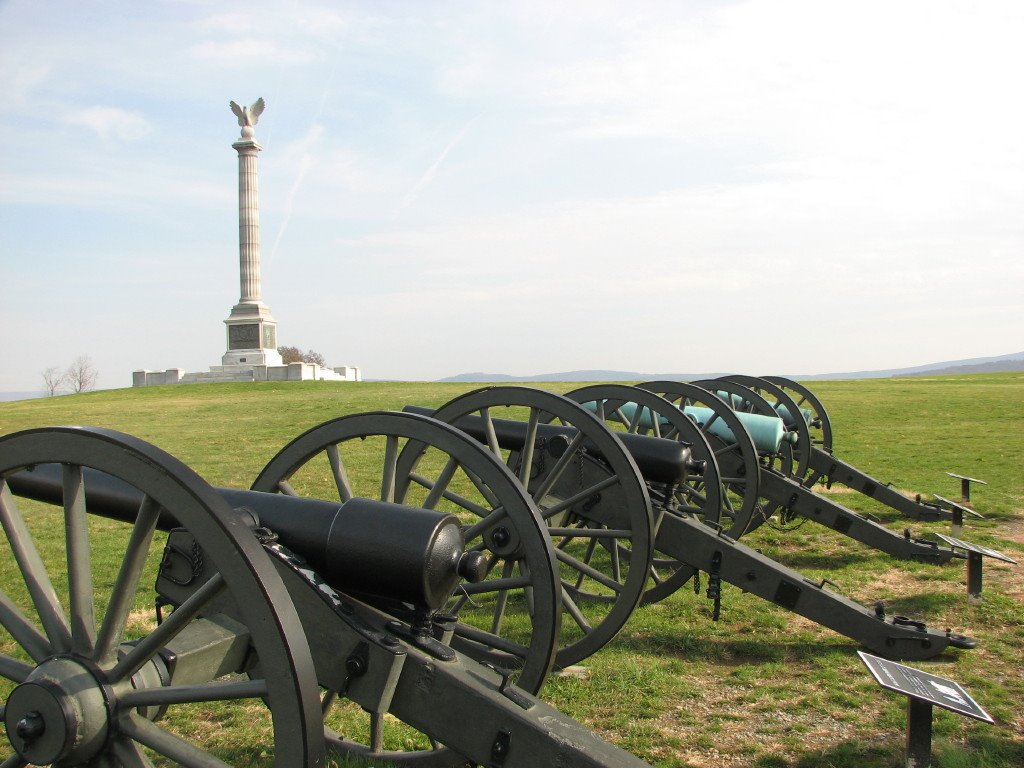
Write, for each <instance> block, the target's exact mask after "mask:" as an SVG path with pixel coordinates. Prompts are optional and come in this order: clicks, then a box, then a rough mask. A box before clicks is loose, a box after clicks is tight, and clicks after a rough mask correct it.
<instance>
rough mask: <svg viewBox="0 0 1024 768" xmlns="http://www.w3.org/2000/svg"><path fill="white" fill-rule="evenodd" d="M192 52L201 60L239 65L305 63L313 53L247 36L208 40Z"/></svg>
mask: <svg viewBox="0 0 1024 768" xmlns="http://www.w3.org/2000/svg"><path fill="white" fill-rule="evenodd" d="M190 54H191V55H192V56H193V57H194V58H196V59H200V60H204V61H215V62H221V63H229V64H233V65H237V66H243V65H250V64H254V63H259V64H305V63H307V62H310V61H312V60H313V58H314V57H313V54H312V53H310V52H309V51H307V50H299V49H296V48H290V47H287V46H284V45H280V44H278V43H277V42H275V41H273V40H270V39H265V38H262V39H261V38H246V39H243V40H231V41H226V42H220V41H218V42H214V41H210V40H208V41H206V42H203V43H199V44H197V45H194V46H192V48H191V49H190Z"/></svg>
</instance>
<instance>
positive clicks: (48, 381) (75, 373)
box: [42, 355, 100, 397]
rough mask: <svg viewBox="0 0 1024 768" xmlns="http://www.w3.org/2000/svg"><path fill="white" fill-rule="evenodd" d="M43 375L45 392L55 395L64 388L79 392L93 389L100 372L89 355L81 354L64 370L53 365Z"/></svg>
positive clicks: (50, 395)
mask: <svg viewBox="0 0 1024 768" xmlns="http://www.w3.org/2000/svg"><path fill="white" fill-rule="evenodd" d="M42 377H43V394H45V395H46V396H47V397H53V396H54V395H59V394H60V393H61V392H63V391H64V390H67V391H68V392H74V393H78V392H86V391H88V390H90V389H93V388H94V387H95V386H96V381H97V380H98V379H99V377H100V373H99V371H97V370H96V368H95V367H94V366H93V364H92V360H90V359H89V356H88V355H79V356H78V357H76V358H75V359H74V360H73V361H72V363H71V365H69V366H68V367H67V368H65V369H64V370H61V369H60V368H58V367H57V366H55V365H51V366H50V367H49V368H47V369H46V370H45V371H43V372H42Z"/></svg>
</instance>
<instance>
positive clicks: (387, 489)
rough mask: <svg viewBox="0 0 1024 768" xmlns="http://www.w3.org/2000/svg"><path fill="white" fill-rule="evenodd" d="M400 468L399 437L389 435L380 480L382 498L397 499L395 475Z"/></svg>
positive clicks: (382, 499)
mask: <svg viewBox="0 0 1024 768" xmlns="http://www.w3.org/2000/svg"><path fill="white" fill-rule="evenodd" d="M397 470H398V437H397V436H396V435H388V436H387V440H386V442H385V444H384V474H383V477H382V478H381V482H380V500H381V501H391V502H393V501H394V500H395V476H396V473H397Z"/></svg>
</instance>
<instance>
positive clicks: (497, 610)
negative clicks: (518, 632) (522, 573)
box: [491, 560, 514, 635]
mask: <svg viewBox="0 0 1024 768" xmlns="http://www.w3.org/2000/svg"><path fill="white" fill-rule="evenodd" d="M513 565H514V563H513V562H512V561H511V560H506V561H505V565H504V566H503V567H502V569H501V578H502V579H506V580H507V579H509V578H510V577H511V576H512V567H513ZM507 604H508V590H507V589H501V590H499V591H498V599H497V600H496V601H495V605H494V618H493V619H492V620H491V632H492V633H493V634H495V635H496V634H498V633H499V632H501V622H502V621H503V620H504V618H505V606H506V605H507Z"/></svg>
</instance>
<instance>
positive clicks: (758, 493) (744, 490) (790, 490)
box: [639, 379, 965, 565]
mask: <svg viewBox="0 0 1024 768" xmlns="http://www.w3.org/2000/svg"><path fill="white" fill-rule="evenodd" d="M639 386H640V387H641V388H643V389H647V390H650V391H652V392H655V393H657V394H659V395H661V396H662V397H665V398H666V399H668V400H670V401H671V402H673V403H674V404H675V405H676V406H677V407H678V408H682V409H683V410H684V411H685V410H686V409H688V408H692V407H693V405H694V403H700V406H701V412H700V413H699V414H697V416H699V417H700V418H705V417H704V413H705V412H706V413H707V414H709V415H708V416H707V417H706V418H707V419H708V421H709V423H710V424H715V423H723V421H724V419H725V418H726V412H727V411H732V412H733V413H734V414H735V416H736V418H737V419H738V420H739V421H740V422H741V423H742V424H743V425H744V426H748V425H753V426H754V427H755V428H757V436H758V438H759V439H758V440H755V439H753V438H751V439H750V440H746V439H739V438H736V437H735V435H737V434H740V431H739V430H738V429H735V428H734V427H732V426H729V427H728V428H726V429H709V430H707V435H708V439H709V440H710V441H711V442H712V443H713V444H714V445H717V446H719V449H721V448H722V447H724V446H725V445H730V446H732V448H733V450H732V451H731V452H729V453H728V454H727V458H725V459H724V460H721V461H720V463H722V464H723V471H724V472H725V474H726V475H727V476H730V477H735V476H737V475H739V474H740V473H742V475H743V478H744V479H743V482H742V483H739V484H731V485H732V489H733V492H734V493H736V494H743V496H744V499H748V498H749V497H753V498H750V499H749V505H750V507H751V510H752V511H751V512H750V513H749V514H748V515H746V516H745V517H744V525H745V528H744V530H743V533H748V532H750V531H753V530H754V529H756V528H757V527H758V526H760V525H762V524H764V523H765V522H766V521H768V520H771V519H772V518H773V517H777V518H780V519H782V520H786V519H790V518H792V517H794V516H800V517H802V518H804V519H807V520H810V521H813V522H815V523H818V524H820V525H824V526H825V527H828V528H830V529H831V530H834V531H837V532H838V533H841V534H843V535H844V536H847V537H849V538H852V539H854V540H856V541H859V542H861V543H862V544H866V545H867V546H869V547H872V548H873V549H877V550H879V551H881V552H885V553H887V554H890V555H893V556H894V557H898V558H902V559H909V560H916V561H919V562H924V563H932V564H936V565H940V564H943V563H946V562H949V561H950V560H953V559H963V558H964V557H965V555H964V554H963V553H962V552H960V551H959V550H958V549H955V548H953V547H950V546H945V545H940V544H939V543H938V542H935V541H932V540H930V539H923V538H917V537H914V536H912V535H911V534H910V532H909V531H908V530H905V531H903V532H902V533H898V532H896V531H892V530H890V529H889V528H886V527H885V526H884V525H882V524H881V523H880V522H879V520H878V519H877V518H873V517H871V516H868V515H864V514H861V513H858V512H855V511H853V510H851V509H848V508H847V507H844V506H843V505H842V504H839V503H838V502H836V501H833V500H832V499H829V498H827V497H824V496H821V495H820V494H817V493H814V491H813V490H812V489H811V488H809V487H807V486H806V485H804V484H802V483H801V482H799V480H797V479H796V478H795V477H794V476H793V474H794V473H796V474H797V475H798V474H799V472H800V470H799V469H798V467H800V466H802V465H803V464H804V463H805V462H806V458H805V456H806V453H807V452H806V451H801V449H800V446H801V445H806V444H808V443H810V442H811V438H810V437H809V436H808V432H807V429H806V426H807V425H806V423H805V422H804V420H803V419H802V418H801V419H798V420H797V421H798V422H799V425H802V426H803V429H800V430H798V431H796V432H795V433H787V432H786V430H785V429H784V428H783V423H782V419H781V417H780V416H778V410H776V407H775V406H774V405H772V404H770V403H769V401H768V400H766V399H765V398H763V397H761V395H760V394H759V393H757V392H755V391H753V390H751V389H749V388H747V387H746V386H744V385H743V384H739V383H737V382H736V381H733V380H731V379H715V380H708V381H702V382H695V383H690V384H684V383H682V382H673V381H652V382H646V383H643V384H640V385H639ZM762 386H763V387H765V388H772V389H777V388H775V387H774V385H772V384H770V383H769V382H763V383H762ZM694 387H697V389H694ZM712 390H713V391H712ZM709 392H710V393H711V396H710V397H709V396H708V393H709ZM777 393H778V397H779V398H780V399H779V401H776V402H778V403H779V407H780V408H785V407H786V405H788V407H789V408H790V409H792V411H793V412H797V413H799V412H800V410H799V408H798V407H797V405H796V404H795V403H794V402H793V401H792V399H790V398H789V397H788V396H787V395H786V394H785V393H784V392H782V391H781V389H777ZM772 421H774V423H775V425H776V427H775V428H774V429H769V428H767V427H765V426H764V423H765V422H772ZM787 434H795V435H796V437H795V439H793V438H787V437H786V435H787ZM755 465H756V475H757V480H756V481H754V480H752V479H751V471H752V470H751V467H754V466H755ZM733 533H734V534H735V533H736V532H735V531H734V532H733Z"/></svg>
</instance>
